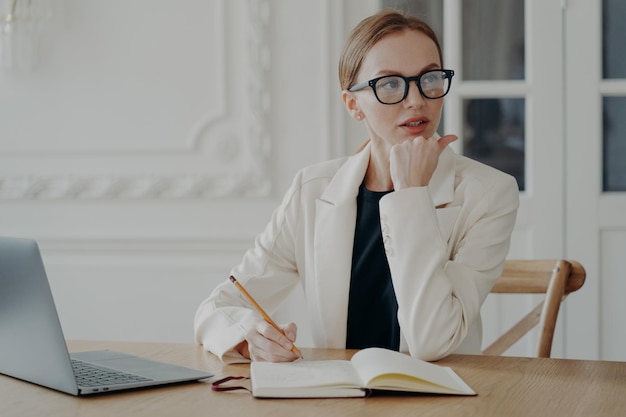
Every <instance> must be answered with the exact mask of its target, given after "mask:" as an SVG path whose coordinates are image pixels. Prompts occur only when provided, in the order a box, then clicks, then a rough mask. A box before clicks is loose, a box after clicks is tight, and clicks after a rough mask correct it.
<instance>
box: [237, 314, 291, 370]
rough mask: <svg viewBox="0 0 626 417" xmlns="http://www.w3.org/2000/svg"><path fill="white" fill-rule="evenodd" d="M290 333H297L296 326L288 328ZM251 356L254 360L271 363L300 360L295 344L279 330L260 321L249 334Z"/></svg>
mask: <svg viewBox="0 0 626 417" xmlns="http://www.w3.org/2000/svg"><path fill="white" fill-rule="evenodd" d="M288 327H289V329H290V332H291V333H292V334H293V333H295V324H292V325H290V326H288ZM293 336H294V340H295V334H294V335H293ZM247 339H248V343H249V345H250V347H249V350H250V355H251V358H253V360H266V361H271V362H286V361H294V360H296V359H298V358H299V355H298V354H297V351H296V352H293V351H292V349H293V343H292V342H291V341H290V340H289V339H288V338H287V336H285V335H283V334H282V333H281V332H280V331H279V330H277V329H275V328H274V327H273V326H272V325H270V324H269V323H267V322H265V321H260V322H258V323H257V325H256V326H255V328H254V331H251V332H249V334H248V337H247Z"/></svg>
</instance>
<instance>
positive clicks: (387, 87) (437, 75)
mask: <svg viewBox="0 0 626 417" xmlns="http://www.w3.org/2000/svg"><path fill="white" fill-rule="evenodd" d="M453 76H454V70H449V69H435V70H428V71H424V72H422V73H421V74H419V75H416V76H414V77H403V76H402V75H384V76H382V77H378V78H374V79H373V80H369V81H366V82H364V83H360V84H357V85H355V86H352V87H350V88H349V89H348V91H359V90H362V89H364V88H366V87H372V90H374V95H375V96H376V99H377V100H378V101H379V102H381V103H382V104H396V103H400V102H401V101H402V100H404V99H405V98H406V96H407V95H408V94H409V86H410V83H411V81H415V83H416V84H417V88H418V89H419V91H420V94H421V95H422V96H423V97H425V98H429V99H437V98H441V97H443V96H445V95H446V94H448V92H449V91H450V85H451V84H452V77H453Z"/></svg>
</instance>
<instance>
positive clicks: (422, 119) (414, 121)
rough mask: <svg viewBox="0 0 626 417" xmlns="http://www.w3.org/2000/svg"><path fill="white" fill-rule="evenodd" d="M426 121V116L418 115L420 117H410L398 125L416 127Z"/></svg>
mask: <svg viewBox="0 0 626 417" xmlns="http://www.w3.org/2000/svg"><path fill="white" fill-rule="evenodd" d="M426 123H428V119H427V118H426V117H420V118H412V119H408V120H405V121H404V122H403V123H401V124H400V126H403V127H418V126H421V125H423V124H426Z"/></svg>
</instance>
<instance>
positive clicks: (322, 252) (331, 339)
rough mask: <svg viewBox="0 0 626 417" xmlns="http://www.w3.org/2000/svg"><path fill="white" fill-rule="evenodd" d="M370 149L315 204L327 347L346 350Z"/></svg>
mask: <svg viewBox="0 0 626 417" xmlns="http://www.w3.org/2000/svg"><path fill="white" fill-rule="evenodd" d="M369 155H370V152H369V146H368V147H366V148H365V149H364V150H363V151H361V152H359V153H358V154H356V155H354V156H352V157H351V158H349V159H348V160H347V161H346V163H345V164H344V165H343V166H342V167H341V168H340V169H339V171H337V173H336V174H335V176H334V177H333V179H332V181H331V182H330V183H329V185H328V187H327V188H326V190H325V191H324V193H323V195H322V196H321V197H320V198H319V199H318V200H317V201H316V214H315V238H314V239H315V240H314V259H315V279H314V280H312V284H313V285H316V288H315V289H314V291H313V293H314V294H317V297H318V299H317V301H318V302H317V303H316V308H318V309H319V311H318V314H319V317H322V321H321V322H320V323H319V326H320V327H319V328H318V330H319V334H323V335H324V337H325V340H324V345H325V346H328V347H334V348H344V347H345V340H346V326H347V320H348V296H349V291H350V276H351V270H352V248H353V245H354V227H355V222H356V197H357V195H358V192H359V185H360V184H361V182H362V181H363V178H364V177H365V171H366V169H367V165H368V163H369Z"/></svg>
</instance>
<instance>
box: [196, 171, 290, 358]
mask: <svg viewBox="0 0 626 417" xmlns="http://www.w3.org/2000/svg"><path fill="white" fill-rule="evenodd" d="M299 178H300V175H298V176H296V178H295V180H294V181H293V183H292V185H291V187H290V189H289V190H288V191H287V193H286V194H285V197H284V198H283V201H282V203H281V204H280V205H279V206H278V207H277V209H276V210H275V211H274V213H273V214H272V216H271V219H270V222H269V223H268V225H267V226H266V228H265V229H264V231H263V232H262V233H261V234H259V235H258V236H257V237H256V239H255V242H254V246H253V247H252V248H251V249H249V250H248V251H247V252H246V253H245V255H244V257H243V260H242V262H241V263H240V264H239V265H238V266H236V267H235V268H233V269H232V271H231V274H232V275H233V276H235V277H236V278H237V280H238V281H239V282H240V283H241V284H242V285H243V286H244V287H245V288H246V289H247V291H248V292H249V293H250V294H251V295H252V296H253V297H254V298H255V299H256V300H257V302H258V303H259V304H260V305H261V306H262V307H263V308H264V309H265V310H266V311H267V312H268V313H269V314H272V312H273V311H274V310H276V308H278V306H279V305H280V304H281V303H282V301H283V300H285V298H286V297H287V296H288V295H289V293H290V292H291V291H292V290H293V289H294V288H295V286H296V285H297V284H298V282H299V275H298V270H297V266H296V255H295V249H294V247H295V244H294V236H295V233H296V231H295V230H296V226H297V222H298V210H299V208H298V204H299V202H298V197H297V196H298V194H299V192H300V180H299ZM256 317H261V316H260V315H259V314H258V313H257V312H256V310H254V308H253V306H252V305H251V304H250V303H249V302H248V301H247V300H246V299H245V297H243V296H242V295H241V294H240V293H239V291H238V290H237V288H236V287H235V286H234V285H233V284H232V283H231V282H230V280H228V279H227V280H225V281H224V282H222V283H220V284H219V285H217V287H215V289H214V290H213V291H212V292H211V294H210V295H209V297H208V298H207V299H206V300H205V301H204V302H202V304H201V305H200V306H199V308H198V310H197V311H196V315H195V319H194V333H195V338H196V341H197V342H198V343H201V344H202V345H203V346H204V348H205V349H206V350H208V351H210V352H213V353H214V354H215V355H217V356H218V357H220V359H222V360H223V361H226V362H235V361H242V360H243V357H242V356H241V355H239V354H238V353H237V352H236V351H234V348H235V347H236V346H237V345H238V344H239V343H241V342H242V341H243V340H244V337H245V334H246V332H247V329H248V324H249V322H250V320H251V319H253V318H256Z"/></svg>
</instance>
